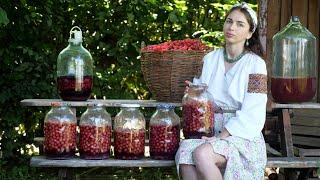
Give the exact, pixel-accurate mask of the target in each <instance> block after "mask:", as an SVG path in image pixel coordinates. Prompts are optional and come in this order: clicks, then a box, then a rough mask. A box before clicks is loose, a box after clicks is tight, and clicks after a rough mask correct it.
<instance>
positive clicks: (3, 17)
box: [0, 7, 9, 26]
mask: <svg viewBox="0 0 320 180" xmlns="http://www.w3.org/2000/svg"><path fill="white" fill-rule="evenodd" d="M8 23H9V19H8V17H7V13H6V11H5V10H3V9H2V8H1V7H0V26H6V25H7V24H8Z"/></svg>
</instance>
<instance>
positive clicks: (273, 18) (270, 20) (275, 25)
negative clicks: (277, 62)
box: [265, 0, 281, 94]
mask: <svg viewBox="0 0 320 180" xmlns="http://www.w3.org/2000/svg"><path fill="white" fill-rule="evenodd" d="M280 3H281V2H280V1H279V0H268V1H267V27H268V28H267V37H266V43H267V47H266V59H265V60H266V64H267V71H268V74H272V62H273V61H272V42H273V41H272V38H273V36H274V35H275V34H276V33H277V32H278V31H279V30H280V8H279V7H280V6H281V4H280ZM268 81H269V82H270V81H271V76H268ZM268 89H269V90H270V83H268ZM269 94H270V91H269Z"/></svg>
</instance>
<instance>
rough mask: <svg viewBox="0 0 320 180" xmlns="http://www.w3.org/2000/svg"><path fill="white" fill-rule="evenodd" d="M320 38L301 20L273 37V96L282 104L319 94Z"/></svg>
mask: <svg viewBox="0 0 320 180" xmlns="http://www.w3.org/2000/svg"><path fill="white" fill-rule="evenodd" d="M317 55H318V52H317V39H316V37H315V36H314V35H312V33H311V32H310V31H308V29H307V28H305V27H304V26H303V25H302V24H301V23H300V21H299V18H298V17H297V16H293V17H291V20H290V23H289V24H288V25H287V26H286V27H285V28H284V29H282V30H281V31H280V32H278V33H277V34H276V35H275V36H273V64H272V76H271V93H272V97H273V100H274V101H275V102H279V103H299V102H307V101H310V100H312V99H313V97H314V95H315V94H316V91H317V80H316V77H317Z"/></svg>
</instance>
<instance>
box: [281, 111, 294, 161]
mask: <svg viewBox="0 0 320 180" xmlns="http://www.w3.org/2000/svg"><path fill="white" fill-rule="evenodd" d="M278 117H279V125H280V128H281V129H280V139H281V151H282V154H283V155H284V156H288V157H293V156H294V153H293V143H292V133H291V123H290V116H289V111H288V109H282V110H281V111H280V112H279V116H278Z"/></svg>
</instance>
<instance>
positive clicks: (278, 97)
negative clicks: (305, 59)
mask: <svg viewBox="0 0 320 180" xmlns="http://www.w3.org/2000/svg"><path fill="white" fill-rule="evenodd" d="M316 85H317V83H316V78H315V77H308V78H271V93H272V97H273V99H274V100H275V101H276V102H280V103H290V102H306V101H310V100H312V98H313V97H314V95H315V93H316V89H317V87H316Z"/></svg>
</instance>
